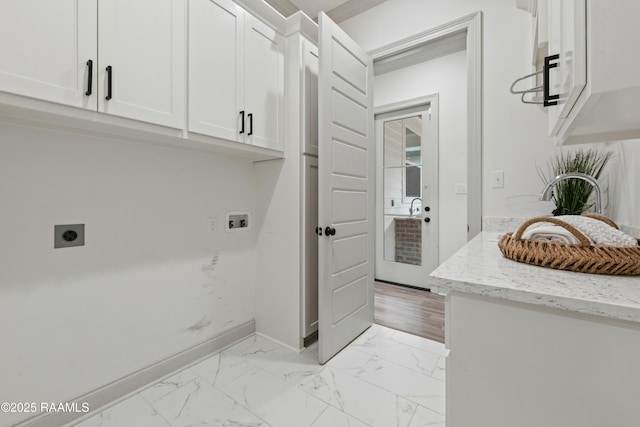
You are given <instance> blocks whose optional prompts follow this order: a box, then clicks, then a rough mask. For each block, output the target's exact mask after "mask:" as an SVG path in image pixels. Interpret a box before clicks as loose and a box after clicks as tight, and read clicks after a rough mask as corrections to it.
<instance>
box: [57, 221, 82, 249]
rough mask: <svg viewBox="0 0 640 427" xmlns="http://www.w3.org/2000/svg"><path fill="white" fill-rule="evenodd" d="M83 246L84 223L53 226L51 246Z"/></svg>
mask: <svg viewBox="0 0 640 427" xmlns="http://www.w3.org/2000/svg"><path fill="white" fill-rule="evenodd" d="M73 246H84V224H67V225H54V226H53V247H54V248H71V247H73Z"/></svg>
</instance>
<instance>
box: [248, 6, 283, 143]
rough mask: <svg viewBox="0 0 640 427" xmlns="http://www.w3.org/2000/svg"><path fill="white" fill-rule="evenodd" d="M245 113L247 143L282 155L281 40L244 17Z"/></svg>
mask: <svg viewBox="0 0 640 427" xmlns="http://www.w3.org/2000/svg"><path fill="white" fill-rule="evenodd" d="M244 58H245V76H246V77H245V93H244V96H245V109H246V112H247V115H250V116H248V117H249V123H248V132H247V138H248V139H247V141H248V142H249V143H251V144H253V145H257V146H259V147H264V148H271V149H274V150H280V151H282V150H283V149H284V141H283V135H282V134H283V123H284V120H283V118H284V116H283V115H284V38H283V37H282V36H281V35H280V34H278V33H277V32H276V31H275V30H273V29H272V28H270V27H268V26H267V25H265V24H263V23H262V22H261V21H259V20H258V19H256V18H254V17H253V16H251V15H249V14H247V20H246V25H245V52H244Z"/></svg>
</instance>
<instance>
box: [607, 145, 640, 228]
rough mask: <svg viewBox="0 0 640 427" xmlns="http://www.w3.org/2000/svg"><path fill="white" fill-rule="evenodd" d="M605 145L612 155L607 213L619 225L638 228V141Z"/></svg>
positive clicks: (639, 181) (639, 155) (639, 201)
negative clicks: (609, 199)
mask: <svg viewBox="0 0 640 427" xmlns="http://www.w3.org/2000/svg"><path fill="white" fill-rule="evenodd" d="M607 145H608V147H607V148H608V149H609V150H610V151H612V152H613V155H614V157H613V158H612V161H611V163H612V166H611V167H609V168H608V169H609V177H610V178H609V188H610V190H611V193H612V194H611V201H610V206H609V212H610V214H611V216H612V217H613V218H614V219H615V220H616V221H617V222H618V223H619V224H625V225H631V226H633V227H636V228H640V169H639V168H638V165H640V140H639V139H636V140H632V141H622V142H614V143H611V144H607ZM639 237H640V235H639Z"/></svg>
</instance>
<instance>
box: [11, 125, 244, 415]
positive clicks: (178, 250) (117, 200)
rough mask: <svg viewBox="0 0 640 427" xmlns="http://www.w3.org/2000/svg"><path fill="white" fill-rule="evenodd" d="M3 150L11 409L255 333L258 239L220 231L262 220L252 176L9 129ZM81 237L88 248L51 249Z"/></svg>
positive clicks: (198, 158)
mask: <svg viewBox="0 0 640 427" xmlns="http://www.w3.org/2000/svg"><path fill="white" fill-rule="evenodd" d="M0 141H1V144H0V218H2V221H3V222H2V226H1V227H0V229H1V230H2V231H1V233H2V244H1V245H0V337H2V356H1V359H2V364H0V378H1V379H2V380H1V381H0V396H2V399H3V401H10V402H11V401H14V402H64V401H66V400H68V399H71V398H74V397H76V396H79V395H82V394H84V393H86V392H89V391H91V390H93V389H95V388H97V387H99V386H103V385H105V384H108V383H109V382H111V381H113V380H116V379H118V378H120V377H123V376H125V375H128V374H130V373H133V372H135V371H136V370H138V369H141V368H143V367H146V366H148V365H150V364H152V363H154V362H157V361H160V360H163V359H164V358H166V357H168V356H171V355H173V354H175V353H178V352H180V351H183V350H185V349H187V348H189V347H191V346H193V345H196V344H199V343H201V342H204V341H206V340H208V339H210V338H212V337H214V336H216V335H218V334H219V333H221V332H222V331H225V330H227V329H230V328H232V327H234V326H237V325H239V324H242V323H244V322H246V321H248V320H251V319H253V317H254V249H253V248H254V244H255V237H254V230H251V231H250V232H247V233H244V232H237V233H226V232H225V230H224V215H225V212H226V211H228V210H247V211H251V212H253V210H254V180H253V166H252V164H251V163H250V162H246V161H237V160H231V159H228V158H222V157H219V156H215V155H213V154H209V153H195V152H187V151H179V150H175V149H171V148H162V147H158V146H153V145H138V144H133V143H124V142H121V141H116V140H109V139H103V138H97V137H90V136H83V135H80V134H70V133H62V132H55V131H50V130H46V131H44V130H35V129H28V128H23V127H17V126H13V125H6V124H0ZM208 217H216V218H217V225H218V230H217V231H216V232H215V233H213V234H209V233H208V231H207V218H208ZM74 223H84V224H85V227H86V229H85V230H86V245H85V246H84V247H76V248H64V249H53V227H54V225H55V224H74ZM25 415H29V414H25ZM20 417H21V415H20V414H18V415H17V416H12V415H7V414H2V416H1V417H0V425H2V426H7V425H11V424H13V423H14V422H16V421H17V420H18V419H19V418H20ZM22 417H24V415H22Z"/></svg>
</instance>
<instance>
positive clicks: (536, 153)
mask: <svg viewBox="0 0 640 427" xmlns="http://www.w3.org/2000/svg"><path fill="white" fill-rule="evenodd" d="M477 11H482V12H483V43H482V45H483V46H482V47H483V85H482V92H483V93H482V97H483V119H482V120H483V121H482V123H483V150H482V156H483V159H482V167H483V199H482V204H483V206H482V211H483V215H488V216H534V215H539V214H546V213H548V212H550V211H551V209H552V208H551V205H550V203H548V202H539V201H538V200H537V196H538V194H539V193H540V190H541V189H542V182H541V181H540V179H539V178H538V176H537V173H536V169H535V164H536V162H537V163H539V164H544V163H545V162H546V161H547V160H548V159H549V158H550V157H551V156H552V155H553V153H554V152H555V149H554V145H553V142H552V141H551V140H550V139H549V138H548V137H547V136H546V115H545V113H544V112H543V110H542V109H541V108H539V107H537V106H532V105H524V104H522V103H521V102H520V99H519V97H517V96H515V95H511V94H510V93H509V86H510V85H511V83H512V82H513V81H514V80H515V79H516V78H517V77H520V76H522V75H524V74H527V73H529V72H531V69H532V66H531V65H530V63H531V58H530V57H531V41H530V34H531V18H530V15H529V14H528V13H527V12H524V11H522V10H519V9H516V7H515V1H513V0H449V1H446V2H443V1H438V0H388V1H386V2H384V3H382V4H380V5H379V6H377V7H375V8H373V9H370V10H369V11H366V12H364V13H362V14H360V15H358V16H355V17H353V18H351V19H349V20H346V21H344V22H342V23H341V27H342V28H343V29H344V30H345V31H346V32H347V33H348V34H349V35H350V36H351V37H353V38H354V40H356V41H357V42H358V43H359V44H360V45H361V46H363V47H364V48H365V49H366V50H372V49H374V48H377V47H380V46H384V45H386V44H389V43H391V42H394V41H397V40H400V39H403V38H405V37H408V36H411V35H414V34H417V33H420V32H423V31H425V30H428V29H431V28H434V27H437V26H439V25H442V24H444V23H446V22H450V21H452V20H455V19H457V18H460V17H462V16H465V15H468V14H471V13H475V12H477ZM381 28H384V31H381V30H380V29H381ZM412 97H413V96H412ZM377 102H382V100H380V101H377ZM444 162H447V160H444V159H443V163H441V166H446V167H448V166H449V163H444ZM494 170H502V171H504V178H505V186H504V188H501V189H493V188H491V185H490V176H491V171H494Z"/></svg>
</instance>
